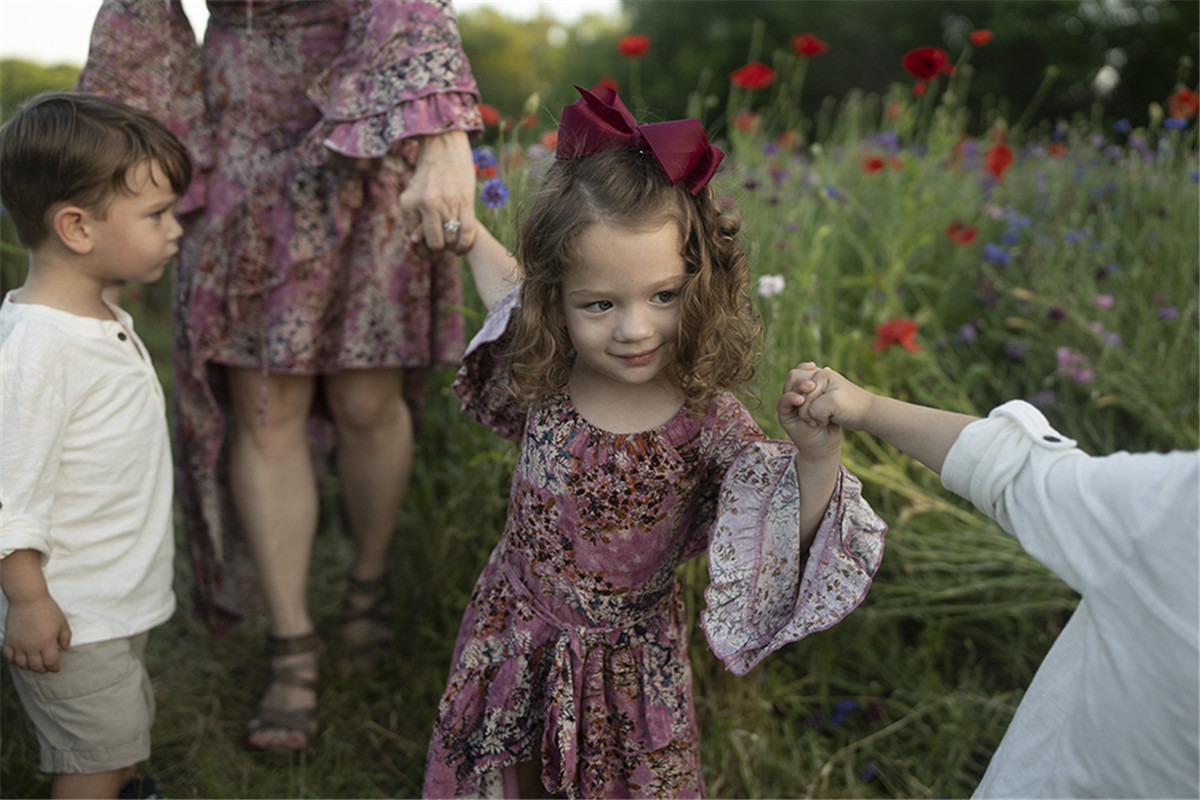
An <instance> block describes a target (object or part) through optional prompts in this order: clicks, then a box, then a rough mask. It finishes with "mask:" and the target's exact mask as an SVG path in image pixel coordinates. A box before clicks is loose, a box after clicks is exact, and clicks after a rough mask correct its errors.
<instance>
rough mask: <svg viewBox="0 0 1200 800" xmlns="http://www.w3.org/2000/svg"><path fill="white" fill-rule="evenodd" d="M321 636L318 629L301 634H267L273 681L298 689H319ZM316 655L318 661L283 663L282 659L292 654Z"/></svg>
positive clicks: (268, 656) (268, 657) (268, 655)
mask: <svg viewBox="0 0 1200 800" xmlns="http://www.w3.org/2000/svg"><path fill="white" fill-rule="evenodd" d="M321 647H322V645H321V637H320V636H318V635H317V633H316V631H313V632H312V633H305V634H301V635H300V636H273V635H269V636H267V659H268V660H269V662H270V668H271V682H272V683H282V684H283V685H285V686H291V687H293V688H296V689H309V690H312V691H316V689H317V673H318V672H320V669H321V664H320V659H319V655H320V653H321ZM307 655H311V656H314V658H315V661H316V663H309V662H308V660H307V659H305V660H303V661H298V662H296V663H291V664H281V663H279V660H280V659H284V658H290V657H292V656H307Z"/></svg>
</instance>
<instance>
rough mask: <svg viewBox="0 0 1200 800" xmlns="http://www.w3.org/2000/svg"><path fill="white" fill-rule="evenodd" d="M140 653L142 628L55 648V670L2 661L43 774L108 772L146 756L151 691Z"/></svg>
mask: <svg viewBox="0 0 1200 800" xmlns="http://www.w3.org/2000/svg"><path fill="white" fill-rule="evenodd" d="M145 652H146V634H145V633H141V634H138V635H137V636H133V637H129V638H125V639H109V640H108V641H104V642H95V643H93V644H84V645H77V646H74V647H72V648H71V649H69V650H62V651H60V652H59V654H58V659H59V671H58V672H46V673H42V674H39V673H36V672H30V671H29V670H25V669H18V668H17V667H13V666H12V665H11V664H10V665H9V666H10V669H9V674H10V675H12V678H13V687H14V688H15V689H16V690H17V696H18V697H20V698H21V705H23V706H24V707H25V713H26V714H28V715H29V719H30V720H32V722H33V726H34V728H36V729H37V737H38V743H39V744H40V745H41V752H42V755H41V765H40V766H41V769H42V771H43V772H53V773H56V774H63V773H72V774H74V773H77V774H84V775H86V774H91V773H93V772H108V771H109V770H114V769H124V768H125V767H130V766H133V765H134V764H137V763H138V762H140V761H145V760H146V759H147V758H149V757H150V726H151V725H152V724H154V689H153V688H152V687H151V685H150V675H149V673H147V672H146V665H145V662H144V659H143V656H144V654H145Z"/></svg>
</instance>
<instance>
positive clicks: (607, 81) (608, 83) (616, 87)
mask: <svg viewBox="0 0 1200 800" xmlns="http://www.w3.org/2000/svg"><path fill="white" fill-rule="evenodd" d="M596 85H597V86H603V87H604V88H606V89H612V90H613V91H614V92H619V91H621V84H619V83H617V82H616V81H615V80H614V79H612V78H610V77H608V76H607V75H605V76H604V77H603V78H601V79H600V80H598V81H596Z"/></svg>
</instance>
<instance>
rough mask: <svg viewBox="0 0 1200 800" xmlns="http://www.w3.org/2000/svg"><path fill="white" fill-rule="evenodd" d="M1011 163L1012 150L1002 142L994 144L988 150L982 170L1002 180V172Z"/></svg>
mask: <svg viewBox="0 0 1200 800" xmlns="http://www.w3.org/2000/svg"><path fill="white" fill-rule="evenodd" d="M1012 162H1013V151H1012V148H1011V147H1009V146H1008V145H1006V144H1005V143H1004V142H996V143H995V144H994V145H992V146H991V147H989V148H988V151H987V157H986V158H985V159H984V162H983V168H984V169H985V170H987V171H988V172H990V173H992V174H993V175H995V176H996V177H997V178H1003V177H1004V172H1005V170H1007V169H1008V168H1009V166H1010V165H1011V164H1012Z"/></svg>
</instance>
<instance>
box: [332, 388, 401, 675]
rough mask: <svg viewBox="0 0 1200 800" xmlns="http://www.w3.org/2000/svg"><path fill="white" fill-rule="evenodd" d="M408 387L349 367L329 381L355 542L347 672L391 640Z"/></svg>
mask: <svg viewBox="0 0 1200 800" xmlns="http://www.w3.org/2000/svg"><path fill="white" fill-rule="evenodd" d="M403 389H404V373H403V372H402V371H401V370H398V369H371V370H346V371H344V372H340V373H338V374H336V375H330V376H328V377H327V378H326V381H325V393H326V398H327V400H328V401H329V407H330V410H331V411H332V413H333V420H334V425H335V428H336V432H337V470H338V478H339V485H340V488H341V495H342V502H343V503H344V505H345V509H346V517H347V520H348V522H349V526H350V533H351V536H352V537H353V539H354V559H353V561H352V562H351V564H350V571H349V577H350V582H349V586H348V588H347V591H346V606H345V610H344V618H343V619H344V622H343V629H342V637H343V645H344V653H343V655H344V656H345V658H344V663H343V664H342V666H343V667H344V668H345V669H346V670H347V671H356V670H360V669H364V668H367V667H369V666H370V664H371V661H372V656H373V655H377V651H378V650H379V648H380V646H381V645H383V644H384V643H386V642H389V641H390V640H391V638H392V630H391V626H390V624H389V623H388V620H387V616H386V613H387V611H388V609H387V608H386V605H387V603H386V600H387V596H388V594H387V575H386V574H385V571H386V569H387V553H388V546H389V544H390V543H391V540H392V534H393V532H394V531H395V526H396V515H397V514H398V513H399V512H400V506H401V504H402V503H403V502H404V496H405V494H406V493H407V491H408V484H409V479H410V477H411V475H412V461H413V427H412V417H411V415H410V414H409V410H408V404H407V403H405V401H404V392H403Z"/></svg>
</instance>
